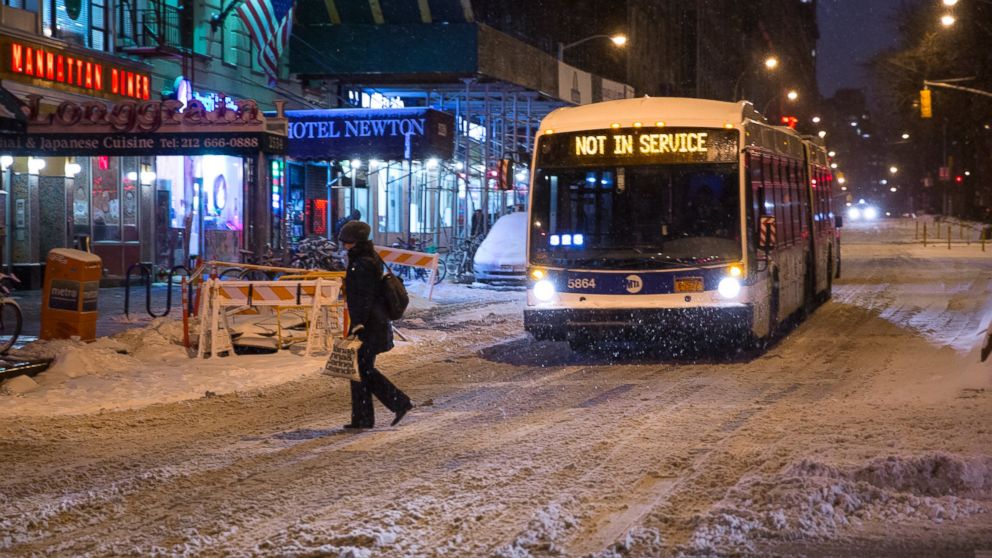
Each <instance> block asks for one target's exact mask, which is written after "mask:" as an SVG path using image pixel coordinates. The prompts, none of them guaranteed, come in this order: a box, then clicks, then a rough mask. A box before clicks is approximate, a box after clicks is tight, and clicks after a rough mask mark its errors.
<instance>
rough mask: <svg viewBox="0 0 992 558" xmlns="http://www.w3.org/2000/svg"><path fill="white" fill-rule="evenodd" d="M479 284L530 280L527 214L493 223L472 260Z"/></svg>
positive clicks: (512, 214) (504, 218)
mask: <svg viewBox="0 0 992 558" xmlns="http://www.w3.org/2000/svg"><path fill="white" fill-rule="evenodd" d="M473 269H474V270H475V280H476V281H525V280H526V279H527V214H526V213H524V212H520V213H510V214H509V215H504V216H502V217H500V218H499V219H497V220H496V222H495V223H493V228H492V229H490V230H489V234H488V235H486V239H485V240H483V241H482V244H480V245H479V249H478V250H476V252H475V260H474V261H473Z"/></svg>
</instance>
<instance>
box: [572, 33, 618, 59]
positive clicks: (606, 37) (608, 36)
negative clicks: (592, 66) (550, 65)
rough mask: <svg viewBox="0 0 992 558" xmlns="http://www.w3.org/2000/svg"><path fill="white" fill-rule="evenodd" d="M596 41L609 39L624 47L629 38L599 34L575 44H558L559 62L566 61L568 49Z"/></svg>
mask: <svg viewBox="0 0 992 558" xmlns="http://www.w3.org/2000/svg"><path fill="white" fill-rule="evenodd" d="M594 39H609V40H610V41H612V42H613V44H615V45H616V46H618V47H622V46H624V45H625V44H627V36H626V35H606V34H604V33H599V34H596V35H590V36H588V37H586V38H584V39H579V40H578V41H574V42H571V43H568V44H565V43H558V61H559V62H562V61H564V59H565V51H566V50H568V49H570V48H572V47H574V46H579V45H581V44H582V43H587V42H589V41H592V40H594Z"/></svg>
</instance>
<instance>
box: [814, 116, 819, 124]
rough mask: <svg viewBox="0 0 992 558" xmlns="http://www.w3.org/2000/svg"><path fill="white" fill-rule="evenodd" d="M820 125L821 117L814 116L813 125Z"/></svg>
mask: <svg viewBox="0 0 992 558" xmlns="http://www.w3.org/2000/svg"><path fill="white" fill-rule="evenodd" d="M819 123H820V117H819V116H814V117H813V124H819Z"/></svg>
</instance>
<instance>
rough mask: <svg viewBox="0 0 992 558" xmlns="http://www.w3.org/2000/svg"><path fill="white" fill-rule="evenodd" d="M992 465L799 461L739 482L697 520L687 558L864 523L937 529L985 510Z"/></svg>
mask: <svg viewBox="0 0 992 558" xmlns="http://www.w3.org/2000/svg"><path fill="white" fill-rule="evenodd" d="M989 500H992V457H989V456H981V457H961V456H955V455H948V454H945V453H931V454H924V455H918V456H910V457H887V458H882V459H876V460H873V461H870V462H868V463H867V464H863V465H861V466H856V467H843V468H842V467H835V466H831V465H827V464H824V463H819V462H816V461H812V460H803V461H800V462H798V463H795V464H793V465H791V466H789V467H786V468H785V469H784V470H783V471H782V472H781V473H779V474H776V475H770V476H759V477H746V478H744V479H742V480H741V481H740V482H739V483H738V484H737V486H735V487H734V488H733V489H732V490H731V491H730V493H729V494H728V495H727V497H726V498H724V500H723V501H722V502H721V503H720V504H719V505H717V506H715V507H714V508H713V510H712V511H710V512H709V513H708V514H707V515H706V516H704V517H702V518H701V520H700V524H699V526H698V527H697V528H696V530H695V532H694V533H693V536H692V539H691V541H690V543H689V546H690V547H691V549H690V550H691V552H696V553H698V552H704V553H709V552H726V551H728V550H729V551H743V550H748V551H753V550H754V543H755V542H757V541H758V540H760V539H784V540H799V539H810V538H819V537H828V536H833V535H835V534H836V533H837V532H838V531H841V530H843V529H846V528H850V527H854V526H858V525H861V524H863V523H866V522H881V523H890V524H893V525H901V524H905V523H907V522H922V523H937V524H939V523H943V522H945V521H955V520H957V519H960V518H964V517H967V516H971V515H975V514H979V513H985V512H987V511H989V510H990V509H992V505H990V502H989Z"/></svg>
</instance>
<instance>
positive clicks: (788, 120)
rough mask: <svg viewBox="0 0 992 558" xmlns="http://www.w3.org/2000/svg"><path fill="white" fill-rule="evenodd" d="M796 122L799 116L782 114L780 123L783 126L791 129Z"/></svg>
mask: <svg viewBox="0 0 992 558" xmlns="http://www.w3.org/2000/svg"><path fill="white" fill-rule="evenodd" d="M797 124H799V118H797V117H795V116H783V117H782V125H783V126H788V127H789V128H792V129H793V130H795V129H796V125H797Z"/></svg>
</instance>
